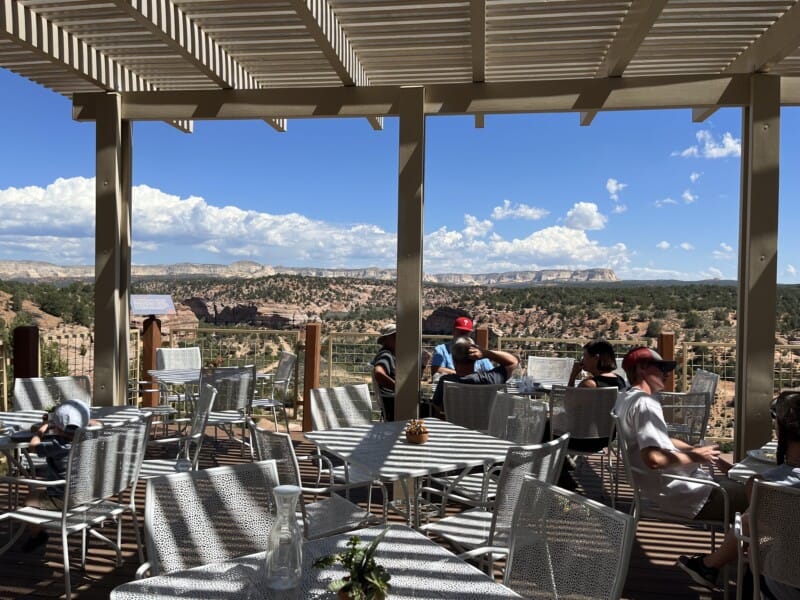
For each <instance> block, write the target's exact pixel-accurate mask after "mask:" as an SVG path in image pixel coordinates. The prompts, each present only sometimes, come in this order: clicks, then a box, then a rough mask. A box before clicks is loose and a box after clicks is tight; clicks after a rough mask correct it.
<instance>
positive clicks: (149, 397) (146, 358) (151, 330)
mask: <svg viewBox="0 0 800 600" xmlns="http://www.w3.org/2000/svg"><path fill="white" fill-rule="evenodd" d="M158 348H161V321H160V320H159V319H156V318H155V316H150V317H147V319H145V321H144V323H143V324H142V372H141V374H140V377H141V379H142V380H143V381H146V382H148V383H145V384H143V387H142V390H141V391H142V392H144V397H143V398H142V406H158V404H159V401H160V398H159V395H158V383H157V382H156V381H155V378H154V377H153V376H152V375H150V373H149V371H150V370H151V369H155V368H156V350H157V349H158Z"/></svg>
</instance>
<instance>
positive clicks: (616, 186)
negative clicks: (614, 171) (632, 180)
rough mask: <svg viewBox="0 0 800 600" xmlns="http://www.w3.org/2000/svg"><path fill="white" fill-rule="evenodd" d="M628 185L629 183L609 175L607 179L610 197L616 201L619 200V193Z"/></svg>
mask: <svg viewBox="0 0 800 600" xmlns="http://www.w3.org/2000/svg"><path fill="white" fill-rule="evenodd" d="M626 187H628V184H627V183H622V182H621V181H617V180H616V179H613V178H611V177H609V178H608V179H607V180H606V190H607V191H608V197H609V198H611V199H612V200H613V201H614V202H617V201H618V200H619V193H620V192H621V191H622V190H624V189H625V188H626Z"/></svg>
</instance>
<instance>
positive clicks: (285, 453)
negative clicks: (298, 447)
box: [248, 421, 302, 486]
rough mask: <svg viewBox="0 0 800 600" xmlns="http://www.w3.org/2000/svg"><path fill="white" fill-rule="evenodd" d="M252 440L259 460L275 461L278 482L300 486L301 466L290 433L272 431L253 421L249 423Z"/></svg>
mask: <svg viewBox="0 0 800 600" xmlns="http://www.w3.org/2000/svg"><path fill="white" fill-rule="evenodd" d="M248 427H249V428H250V439H252V440H253V447H254V449H255V453H256V458H257V459H258V460H272V461H275V467H276V468H277V470H278V480H279V481H280V484H281V485H296V486H300V485H302V484H301V481H300V465H299V464H298V462H297V455H296V454H295V452H294V446H293V445H292V438H291V436H290V435H289V434H288V433H280V432H279V431H270V430H269V429H262V428H261V427H258V426H257V425H256V424H255V423H254V422H253V421H250V423H248Z"/></svg>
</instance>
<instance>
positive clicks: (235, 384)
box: [200, 365, 256, 453]
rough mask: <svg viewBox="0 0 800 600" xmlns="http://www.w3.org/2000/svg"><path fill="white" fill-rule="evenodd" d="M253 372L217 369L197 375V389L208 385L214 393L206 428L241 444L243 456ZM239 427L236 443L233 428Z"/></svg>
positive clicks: (252, 391)
mask: <svg viewBox="0 0 800 600" xmlns="http://www.w3.org/2000/svg"><path fill="white" fill-rule="evenodd" d="M255 382H256V369H255V366H254V365H247V366H245V367H217V368H216V369H203V370H202V371H201V372H200V385H201V386H202V385H211V386H212V387H214V389H216V390H217V397H216V400H215V401H214V410H212V411H211V413H210V414H209V416H208V425H209V426H213V427H214V439H215V441H216V432H217V430H218V429H221V430H222V431H224V432H225V434H226V435H227V436H228V438H230V439H231V440H236V441H240V442H241V443H242V452H243V453H244V446H245V444H246V441H245V429H246V428H247V419H248V418H249V415H250V410H251V408H250V407H251V404H252V402H253V395H254V393H255ZM236 425H239V426H240V427H241V429H242V437H241V438H239V439H237V438H236V436H235V435H234V433H233V428H234V427H235V426H236Z"/></svg>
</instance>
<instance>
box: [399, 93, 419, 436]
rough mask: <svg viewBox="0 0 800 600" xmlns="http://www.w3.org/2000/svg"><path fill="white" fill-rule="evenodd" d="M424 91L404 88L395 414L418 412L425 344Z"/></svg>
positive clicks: (402, 416)
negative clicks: (423, 320)
mask: <svg viewBox="0 0 800 600" xmlns="http://www.w3.org/2000/svg"><path fill="white" fill-rule="evenodd" d="M424 101H425V92H424V89H423V88H421V87H409V88H404V89H402V90H401V91H400V107H401V108H400V153H399V154H400V167H399V172H398V206H397V379H396V384H395V408H394V413H395V419H396V420H398V421H399V420H402V419H409V418H413V417H416V416H417V405H418V403H419V358H420V357H419V353H420V348H421V346H422V236H423V209H424V204H423V184H424V180H425V111H424Z"/></svg>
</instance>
